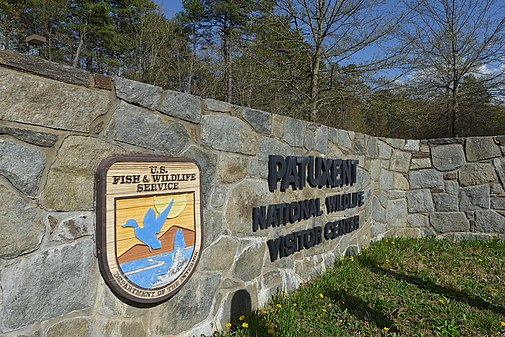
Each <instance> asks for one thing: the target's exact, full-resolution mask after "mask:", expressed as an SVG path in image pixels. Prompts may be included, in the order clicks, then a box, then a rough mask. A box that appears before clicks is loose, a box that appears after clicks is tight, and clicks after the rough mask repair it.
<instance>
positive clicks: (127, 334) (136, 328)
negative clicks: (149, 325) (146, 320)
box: [92, 318, 148, 337]
mask: <svg viewBox="0 0 505 337" xmlns="http://www.w3.org/2000/svg"><path fill="white" fill-rule="evenodd" d="M92 335H93V337H94V336H108V337H109V336H110V337H139V336H148V333H147V330H146V328H145V327H144V325H143V324H142V322H141V321H138V322H137V321H134V320H131V319H129V320H127V321H124V320H115V319H113V318H112V319H111V318H106V319H95V321H94V322H93V334H92Z"/></svg>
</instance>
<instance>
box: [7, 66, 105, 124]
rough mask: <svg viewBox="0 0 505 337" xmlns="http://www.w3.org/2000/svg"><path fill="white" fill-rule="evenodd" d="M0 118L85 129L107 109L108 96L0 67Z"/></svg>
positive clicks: (99, 91)
mask: <svg viewBox="0 0 505 337" xmlns="http://www.w3.org/2000/svg"><path fill="white" fill-rule="evenodd" d="M0 92H2V99H1V100H0V119H3V120H8V121H14V122H20V123H27V124H34V125H42V126H47V127H50V128H54V129H63V130H71V131H81V132H89V131H90V125H91V123H92V122H93V121H94V120H95V119H96V118H97V117H98V116H100V115H105V114H106V113H107V110H108V109H109V101H110V95H109V92H108V91H105V90H93V89H87V88H84V87H80V86H76V85H71V84H66V83H62V82H59V81H54V80H50V79H47V78H42V77H39V76H35V75H31V74H27V73H21V72H17V71H13V70H10V69H6V68H2V69H0Z"/></svg>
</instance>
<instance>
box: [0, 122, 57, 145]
mask: <svg viewBox="0 0 505 337" xmlns="http://www.w3.org/2000/svg"><path fill="white" fill-rule="evenodd" d="M0 135H9V136H12V137H14V138H17V139H19V140H21V141H23V142H27V143H30V144H33V145H38V146H43V147H51V146H53V145H54V144H56V142H57V141H58V136H57V135H55V134H54V133H49V132H39V131H33V130H27V129H20V128H15V127H9V126H4V125H0Z"/></svg>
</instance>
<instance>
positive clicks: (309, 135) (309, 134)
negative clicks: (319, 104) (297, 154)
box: [303, 128, 316, 151]
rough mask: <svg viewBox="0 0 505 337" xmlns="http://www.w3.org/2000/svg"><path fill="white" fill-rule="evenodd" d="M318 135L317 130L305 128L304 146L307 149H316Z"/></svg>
mask: <svg viewBox="0 0 505 337" xmlns="http://www.w3.org/2000/svg"><path fill="white" fill-rule="evenodd" d="M315 136H316V134H315V132H314V131H312V130H310V129H309V128H307V129H305V140H304V141H303V147H304V148H305V149H306V150H307V151H312V150H314V137H315Z"/></svg>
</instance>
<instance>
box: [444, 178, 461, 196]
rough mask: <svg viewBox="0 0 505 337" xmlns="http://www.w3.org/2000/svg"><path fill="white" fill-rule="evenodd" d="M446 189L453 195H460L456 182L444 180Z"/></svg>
mask: <svg viewBox="0 0 505 337" xmlns="http://www.w3.org/2000/svg"><path fill="white" fill-rule="evenodd" d="M444 188H445V192H447V193H448V194H452V195H458V193H459V184H458V182H457V181H454V180H444Z"/></svg>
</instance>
